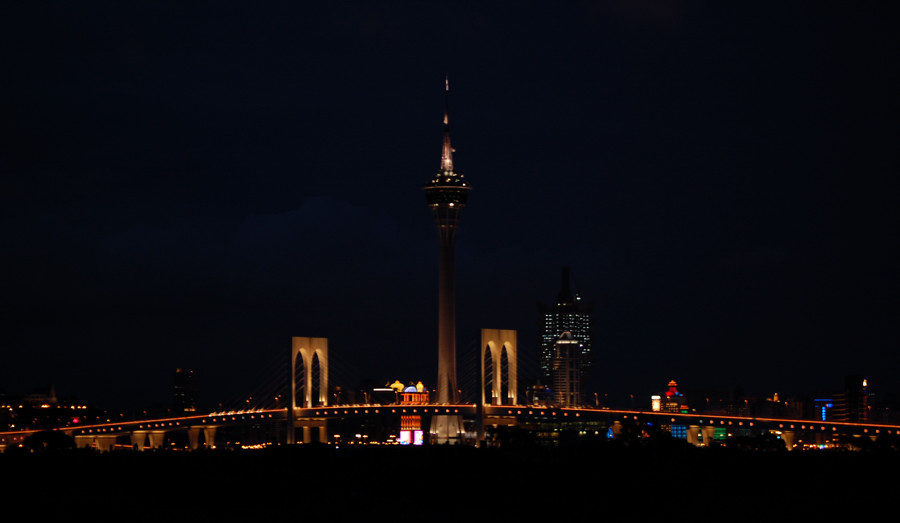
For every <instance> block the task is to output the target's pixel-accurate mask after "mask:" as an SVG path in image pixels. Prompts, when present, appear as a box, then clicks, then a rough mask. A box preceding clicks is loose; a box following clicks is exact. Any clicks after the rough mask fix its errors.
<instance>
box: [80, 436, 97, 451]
mask: <svg viewBox="0 0 900 523" xmlns="http://www.w3.org/2000/svg"><path fill="white" fill-rule="evenodd" d="M93 444H94V435H93V434H79V435H77V436H75V446H76V447H78V448H80V449H84V448H88V447H90V446H91V445H93Z"/></svg>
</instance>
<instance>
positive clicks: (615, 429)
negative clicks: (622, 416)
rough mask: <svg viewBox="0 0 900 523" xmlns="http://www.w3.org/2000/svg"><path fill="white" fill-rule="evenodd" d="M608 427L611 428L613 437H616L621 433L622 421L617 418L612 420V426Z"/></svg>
mask: <svg viewBox="0 0 900 523" xmlns="http://www.w3.org/2000/svg"><path fill="white" fill-rule="evenodd" d="M610 428H611V429H612V433H613V437H614V438H618V437H619V436H621V435H622V422H621V421H619V420H616V421H614V422H613V423H612V426H610Z"/></svg>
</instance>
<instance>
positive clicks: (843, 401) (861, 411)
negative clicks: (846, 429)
mask: <svg viewBox="0 0 900 523" xmlns="http://www.w3.org/2000/svg"><path fill="white" fill-rule="evenodd" d="M832 397H833V399H834V409H832V412H831V417H830V418H829V419H830V420H834V421H853V422H860V421H866V420H868V419H869V384H868V381H867V380H866V379H864V378H863V377H862V376H846V377H845V378H844V389H843V390H841V391H839V392H835V393H834V395H833V396H832Z"/></svg>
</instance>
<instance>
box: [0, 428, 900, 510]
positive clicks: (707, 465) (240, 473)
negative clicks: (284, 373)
mask: <svg viewBox="0 0 900 523" xmlns="http://www.w3.org/2000/svg"><path fill="white" fill-rule="evenodd" d="M898 465H900V454H898V453H897V452H896V451H893V452H891V451H883V450H876V451H866V452H849V451H834V452H832V451H817V452H802V453H801V452H792V453H788V452H763V451H744V450H735V449H726V448H721V449H698V448H693V447H689V446H686V445H680V444H671V445H659V446H656V447H644V446H636V447H627V446H622V445H618V446H617V445H611V444H603V445H600V444H598V445H584V446H573V447H568V448H541V447H530V448H514V449H506V450H502V449H476V448H470V447H419V448H411V447H375V446H370V447H357V448H341V449H335V448H333V447H328V446H318V445H312V446H310V445H307V446H295V447H276V448H269V449H266V450H256V451H203V452H193V453H189V452H172V451H168V452H142V453H138V452H127V451H123V452H112V453H105V454H98V453H95V452H92V451H84V450H74V451H71V450H70V451H65V452H45V453H41V454H25V453H7V454H4V455H0V470H2V472H3V477H4V488H3V498H4V505H5V510H4V512H5V513H7V514H18V513H21V514H23V515H24V518H25V519H24V520H34V519H38V520H47V519H50V518H72V517H80V516H82V515H86V516H89V517H90V518H96V519H89V520H90V521H96V520H100V521H110V520H121V521H186V520H192V521H199V520H204V521H209V520H220V521H255V520H268V519H270V518H284V517H287V518H291V519H297V520H300V519H312V520H316V521H321V520H323V519H329V520H330V519H334V520H336V521H346V520H348V519H349V518H353V519H357V518H365V519H366V520H371V521H377V520H384V519H394V518H401V519H402V520H404V521H405V520H409V519H412V520H419V519H422V518H427V519H428V520H437V521H444V520H451V519H452V520H460V518H465V519H472V520H475V521H482V520H485V519H502V520H504V521H506V520H509V519H511V518H516V519H522V520H526V521H534V520H547V521H556V520H558V519H559V518H565V517H578V518H579V519H582V518H590V519H591V520H605V519H608V518H610V517H616V518H618V517H625V518H627V519H628V520H630V521H660V518H662V520H665V521H687V520H697V519H698V518H699V519H703V520H709V519H713V520H722V521H763V520H766V519H768V520H785V519H797V518H800V519H802V520H804V521H808V520H809V519H808V518H811V517H816V518H824V519H817V520H816V521H835V520H837V519H839V518H844V517H852V516H856V515H858V516H864V515H866V514H871V513H873V512H872V511H875V512H878V511H879V509H880V508H886V509H889V510H892V511H893V510H894V509H893V508H892V507H894V506H895V504H896V502H895V501H894V496H895V495H896V493H897V492H898V486H900V485H898V483H900V482H898V480H897V478H896V476H897V471H898V470H900V469H898ZM485 507H487V508H485ZM892 513H893V514H895V515H896V512H892ZM4 521H7V519H6V518H4ZM9 521H14V519H9Z"/></svg>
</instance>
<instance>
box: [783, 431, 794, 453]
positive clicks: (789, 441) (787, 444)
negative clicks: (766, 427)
mask: <svg viewBox="0 0 900 523" xmlns="http://www.w3.org/2000/svg"><path fill="white" fill-rule="evenodd" d="M781 439H782V440H783V441H784V448H786V449H787V450H793V449H794V441H795V440H796V439H797V435H796V434H794V431H793V430H785V431H783V432H782V433H781Z"/></svg>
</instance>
